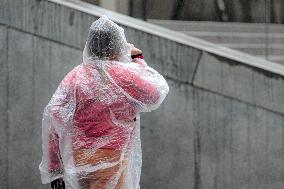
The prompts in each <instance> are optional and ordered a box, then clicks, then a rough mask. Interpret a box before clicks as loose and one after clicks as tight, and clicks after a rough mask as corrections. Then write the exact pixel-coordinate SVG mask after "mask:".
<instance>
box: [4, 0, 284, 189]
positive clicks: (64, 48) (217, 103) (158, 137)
mask: <svg viewBox="0 0 284 189" xmlns="http://www.w3.org/2000/svg"><path fill="white" fill-rule="evenodd" d="M54 2H57V3H59V4H57V3H54ZM63 4H64V6H63ZM81 6H85V8H84V10H85V9H86V7H87V6H86V5H85V4H84V3H78V2H77V1H59V0H58V1H56V0H54V1H53V2H51V1H37V0H25V1H17V0H9V1H8V0H6V1H1V2H0V7H5V8H4V9H2V10H4V11H1V12H0V23H1V25H0V53H1V57H0V65H1V69H0V94H1V99H0V111H1V112H0V123H1V131H2V132H0V143H1V146H2V148H0V152H1V153H0V166H1V169H0V185H1V188H3V189H6V188H9V189H18V188H19V189H20V188H21V189H22V188H49V186H43V185H41V184H40V176H39V171H38V164H39V162H40V158H41V114H42V111H43V107H44V106H45V105H46V103H47V102H48V100H49V99H50V97H51V95H52V93H53V91H54V90H55V88H56V87H57V85H58V82H59V81H60V80H61V79H62V78H63V77H64V76H65V74H66V73H67V72H68V71H69V70H71V69H72V68H73V67H74V66H75V65H77V64H79V63H80V62H81V52H82V49H83V46H84V43H85V38H86V35H87V30H88V27H89V25H90V23H91V22H92V21H94V20H95V19H96V18H97V16H98V15H99V14H103V13H104V14H107V15H109V16H110V17H116V18H118V17H119V15H116V14H112V13H109V12H107V11H105V12H104V11H102V10H101V9H96V8H94V7H90V9H88V10H92V11H93V12H94V14H90V13H88V11H87V9H86V11H85V12H84V11H83V8H82V9H81V8H80V7H81ZM127 19H128V18H127ZM120 20H121V21H120V22H119V23H120V24H121V25H122V26H123V27H124V28H125V30H126V33H127V37H128V39H129V41H131V42H132V43H134V44H137V46H138V47H139V48H142V49H143V51H144V54H145V57H146V60H147V61H148V63H149V65H151V66H152V67H154V68H155V69H157V70H158V71H159V72H161V73H162V74H163V75H164V76H165V77H166V79H167V81H168V82H169V85H170V93H169V95H168V97H167V99H166V101H165V103H164V104H163V105H162V106H161V107H160V108H159V109H158V110H156V111H154V112H152V113H147V114H143V115H142V123H141V128H142V132H141V135H142V136H141V137H142V147H143V168H142V177H141V188H142V189H146V188H147V189H157V188H161V189H173V188H177V189H186V188H194V189H210V188H218V189H228V188H230V189H234V188H236V189H239V188H242V189H253V188H258V189H267V188H270V189H282V188H283V187H284V181H283V177H284V175H283V173H284V163H283V162H284V128H283V125H284V108H283V107H284V100H283V97H284V87H283V86H284V85H283V84H284V70H283V67H282V66H278V67H275V65H274V64H272V63H271V64H270V63H269V62H265V61H261V60H258V59H253V58H252V57H249V56H246V55H245V54H237V53H236V52H235V55H236V56H233V55H231V54H229V55H226V54H225V53H226V52H227V53H228V52H231V53H232V54H233V53H234V51H229V50H226V49H225V50H224V51H221V50H220V49H219V48H218V47H216V46H212V48H214V47H215V49H216V50H215V51H214V50H210V49H209V47H210V44H208V45H207V46H206V47H200V48H197V46H198V45H196V44H195V42H196V41H195V40H194V39H193V38H190V37H185V38H182V39H178V38H177V40H171V39H170V38H171V36H169V37H168V38H167V37H165V36H166V35H165V34H164V33H166V32H167V30H162V29H161V30H160V31H159V28H154V26H152V25H151V24H146V23H145V24H143V23H142V22H138V21H136V20H132V19H130V18H129V22H126V21H125V20H124V21H123V19H120ZM135 23H137V24H135ZM140 23H141V24H142V26H141V27H143V28H146V29H145V30H142V29H140V28H139V26H137V25H141V24H140ZM147 28H148V30H149V32H147V31H146V30H147ZM151 28H152V29H151ZM153 28H154V29H153ZM152 30H153V31H152ZM157 31H159V32H157ZM155 32H156V33H157V34H154V33H155ZM177 36H178V35H177ZM184 39H187V40H189V42H188V43H189V44H192V45H188V44H187V45H186V44H185V42H183V40H184ZM202 44H203V43H200V44H199V45H200V46H202ZM204 44H205V43H204ZM206 49H207V50H206ZM237 55H239V56H240V58H234V57H237ZM230 57H231V58H230ZM242 57H245V58H246V60H244V59H242ZM258 61H259V63H263V64H261V65H258ZM269 66H271V67H269Z"/></svg>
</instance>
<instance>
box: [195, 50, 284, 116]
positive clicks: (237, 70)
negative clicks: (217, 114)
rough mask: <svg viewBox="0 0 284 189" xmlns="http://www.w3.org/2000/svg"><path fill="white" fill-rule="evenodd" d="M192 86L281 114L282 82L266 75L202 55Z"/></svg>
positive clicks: (272, 75) (256, 69) (222, 59)
mask: <svg viewBox="0 0 284 189" xmlns="http://www.w3.org/2000/svg"><path fill="white" fill-rule="evenodd" d="M193 84H194V85H195V86H198V87H201V88H204V89H207V90H210V91H214V92H215V93H219V94H222V95H225V96H230V97H232V98H235V99H239V100H241V101H244V102H247V103H250V104H255V105H257V106H261V107H264V108H266V109H270V110H272V111H275V112H279V113H282V114H284V106H283V99H284V87H283V86H284V78H283V77H282V76H279V75H276V74H273V73H272V72H269V71H263V70H261V69H258V68H253V67H249V66H247V65H244V64H239V63H238V62H236V61H233V60H229V59H225V58H220V57H218V56H216V55H213V54H210V53H203V55H202V57H201V59H200V62H199V65H198V69H197V72H196V75H195V79H194V81H193Z"/></svg>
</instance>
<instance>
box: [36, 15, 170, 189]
mask: <svg viewBox="0 0 284 189" xmlns="http://www.w3.org/2000/svg"><path fill="white" fill-rule="evenodd" d="M131 53H132V58H131ZM137 53H138V55H137ZM139 53H141V51H140V50H139V49H136V48H135V47H134V46H133V45H131V44H129V43H127V41H126V38H125V35H124V30H123V29H122V28H121V27H119V26H118V25H116V24H115V23H114V22H112V21H111V20H109V19H108V18H107V17H105V16H103V17H101V18H99V19H98V20H97V21H95V22H94V23H93V24H92V25H91V27H90V30H89V35H88V38H87V42H86V45H85V48H84V52H83V63H82V64H80V65H78V66H77V67H75V68H74V69H73V70H72V71H70V72H69V73H68V74H67V75H66V76H65V78H64V79H63V80H62V81H61V83H60V85H59V86H58V88H57V90H56V91H55V93H54V94H53V96H52V98H51V100H50V102H49V103H48V105H47V106H46V107H45V110H44V114H43V120H42V140H43V144H42V149H43V156H42V162H41V164H40V165H39V169H40V173H41V179H42V183H43V184H46V183H50V182H53V186H52V187H54V188H56V186H59V185H60V183H62V182H63V180H64V182H65V187H66V188H68V189H69V188H70V189H139V180H140V172H141V164H142V153H141V144H140V128H139V127H140V126H139V124H140V119H139V118H140V116H139V113H140V112H150V111H152V110H154V109H156V108H158V107H159V105H160V104H161V103H162V101H163V100H164V98H165V96H166V95H167V93H168V91H169V87H168V84H167V82H166V80H165V79H164V78H163V76H161V75H160V74H159V73H158V72H157V71H155V70H154V69H152V68H150V67H149V66H148V65H147V63H146V62H145V61H144V60H143V56H142V54H140V55H139ZM58 180H60V183H58V182H57V183H55V184H54V181H58ZM55 185H56V186H55Z"/></svg>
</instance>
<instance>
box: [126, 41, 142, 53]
mask: <svg viewBox="0 0 284 189" xmlns="http://www.w3.org/2000/svg"><path fill="white" fill-rule="evenodd" d="M129 45H130V48H131V55H138V54H142V51H141V50H140V49H138V48H136V47H135V46H134V45H133V44H131V43H129Z"/></svg>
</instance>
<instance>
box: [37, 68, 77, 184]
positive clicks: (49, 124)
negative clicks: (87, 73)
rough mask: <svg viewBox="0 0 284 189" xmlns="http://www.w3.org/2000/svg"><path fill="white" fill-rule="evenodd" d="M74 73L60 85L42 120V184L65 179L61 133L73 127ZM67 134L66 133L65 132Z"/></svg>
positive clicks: (40, 166)
mask: <svg viewBox="0 0 284 189" xmlns="http://www.w3.org/2000/svg"><path fill="white" fill-rule="evenodd" d="M73 76H74V73H70V74H68V75H67V76H66V77H65V78H64V80H62V82H61V83H60V85H59V86H58V88H57V89H56V91H55V93H54V95H53V96H52V98H51V100H50V102H49V103H48V105H47V106H46V107H45V109H44V113H43V119H42V151H43V156H42V162H41V164H40V165H39V169H40V172H41V179H42V183H49V182H52V181H53V180H55V179H57V178H60V177H63V172H64V171H63V163H62V158H61V152H60V144H59V137H60V133H64V130H68V129H67V127H68V126H70V125H72V123H71V122H72V117H73V113H74V108H75V103H74V100H75V98H74V97H73V95H74V94H73V93H74V91H73V90H72V85H74V84H73ZM65 133H66V132H65Z"/></svg>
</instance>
